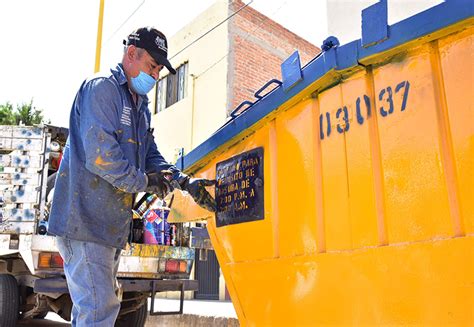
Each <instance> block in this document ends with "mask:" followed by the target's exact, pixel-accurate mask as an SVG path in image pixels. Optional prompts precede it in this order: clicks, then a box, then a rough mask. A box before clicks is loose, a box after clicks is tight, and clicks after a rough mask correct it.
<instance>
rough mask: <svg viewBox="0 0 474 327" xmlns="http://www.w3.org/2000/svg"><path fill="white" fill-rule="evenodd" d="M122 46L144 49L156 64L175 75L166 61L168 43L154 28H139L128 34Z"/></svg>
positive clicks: (174, 71)
mask: <svg viewBox="0 0 474 327" xmlns="http://www.w3.org/2000/svg"><path fill="white" fill-rule="evenodd" d="M123 44H124V45H134V46H136V47H137V48H142V49H145V50H146V51H147V52H148V53H149V54H150V56H152V57H153V59H155V61H156V63H157V64H159V65H163V66H165V67H166V68H168V70H169V71H170V73H171V74H176V70H174V68H173V67H172V66H171V64H170V62H169V61H168V41H167V40H166V37H165V35H164V34H163V33H161V32H160V31H158V30H157V29H156V28H153V27H141V28H139V29H137V30H135V31H133V32H132V33H130V35H129V36H128V37H127V40H123Z"/></svg>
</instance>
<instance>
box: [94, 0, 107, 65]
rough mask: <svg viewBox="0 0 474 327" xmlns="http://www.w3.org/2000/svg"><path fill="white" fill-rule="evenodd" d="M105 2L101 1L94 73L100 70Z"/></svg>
mask: <svg viewBox="0 0 474 327" xmlns="http://www.w3.org/2000/svg"><path fill="white" fill-rule="evenodd" d="M104 1H105V0H100V6H99V23H98V24H97V44H96V47H95V68H94V73H97V72H98V71H99V70H100V51H101V48H102V25H103V22H104Z"/></svg>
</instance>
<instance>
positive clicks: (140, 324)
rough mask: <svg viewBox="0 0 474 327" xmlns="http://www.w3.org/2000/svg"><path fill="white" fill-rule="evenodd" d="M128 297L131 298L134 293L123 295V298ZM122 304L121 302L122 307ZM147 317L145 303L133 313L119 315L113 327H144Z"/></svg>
mask: <svg viewBox="0 0 474 327" xmlns="http://www.w3.org/2000/svg"><path fill="white" fill-rule="evenodd" d="M128 296H130V297H133V296H134V292H130V293H125V294H124V298H126V297H128ZM124 304H125V302H122V305H124ZM147 316H148V307H147V305H146V303H145V304H143V305H142V306H141V307H139V308H138V309H137V310H135V311H133V312H130V313H127V314H124V315H119V316H118V317H117V320H116V321H115V327H144V326H145V321H146V318H147Z"/></svg>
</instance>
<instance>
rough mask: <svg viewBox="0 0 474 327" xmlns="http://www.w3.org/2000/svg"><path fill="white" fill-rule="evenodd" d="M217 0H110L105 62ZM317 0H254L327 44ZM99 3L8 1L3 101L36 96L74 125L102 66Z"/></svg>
mask: <svg viewBox="0 0 474 327" xmlns="http://www.w3.org/2000/svg"><path fill="white" fill-rule="evenodd" d="M249 1H250V0H244V2H245V3H248V2H249ZM214 2H215V0H199V1H197V0H173V1H170V0H145V1H144V0H105V7H104V21H103V32H102V33H103V34H102V51H101V70H104V69H108V68H110V67H113V66H115V65H116V64H117V63H118V62H119V61H120V60H121V56H122V51H123V50H122V49H123V46H122V40H123V39H124V37H126V36H127V35H128V34H129V33H130V32H131V31H132V30H133V29H135V28H136V27H138V26H144V25H153V26H155V27H156V28H158V29H159V30H161V31H162V32H163V33H165V35H167V36H168V37H171V36H172V35H173V34H175V33H176V32H177V31H179V30H180V29H181V28H183V27H184V26H185V25H186V24H187V23H189V22H190V21H191V20H193V19H194V18H195V17H196V16H198V15H199V14H200V13H201V12H202V11H204V10H206V9H207V8H208V7H209V6H211V5H212V4H213V3H214ZM308 3H310V4H311V6H312V7H313V8H311V9H312V10H315V11H316V12H314V11H313V14H312V15H311V16H312V17H319V18H318V19H317V20H314V21H313V20H312V22H311V23H308V22H306V24H298V23H297V22H300V21H301V20H300V19H288V17H293V18H294V17H298V16H301V15H302V14H303V13H304V12H307V11H306V10H302V8H306V9H307V6H308ZM315 3H317V1H307V0H291V1H290V0H287V1H284V0H274V1H270V0H254V1H253V2H252V3H251V6H252V7H254V8H255V9H257V10H259V11H261V12H262V13H264V14H265V15H267V16H269V17H270V18H273V19H275V20H276V21H278V22H279V23H280V24H282V25H284V26H285V27H287V28H288V29H290V30H291V31H293V32H295V33H297V34H299V35H301V36H302V37H304V38H306V39H307V40H308V41H310V42H316V44H319V43H320V42H321V39H322V38H324V37H325V34H326V32H325V30H326V23H325V22H324V19H325V16H326V13H325V7H324V3H325V2H324V1H321V3H320V5H316V4H315ZM99 4H100V1H99V0H41V1H39V0H10V1H1V3H0V33H1V36H0V38H1V39H2V40H3V45H2V49H1V51H0V63H1V66H2V68H1V72H2V78H1V79H0V104H4V103H5V102H7V101H8V102H10V103H12V104H13V106H14V107H15V106H16V105H17V104H21V103H29V102H30V101H31V100H33V106H34V107H36V108H37V109H42V110H43V113H44V115H45V118H46V119H49V120H50V121H51V123H52V124H54V125H57V126H64V127H67V126H68V119H69V112H70V108H71V105H72V102H73V100H74V97H75V94H76V92H77V90H78V88H79V87H80V85H81V83H82V81H83V80H84V79H85V78H86V77H88V76H89V75H91V74H92V73H93V72H94V64H95V55H96V40H97V26H98V13H99ZM289 21H290V22H291V23H289ZM318 25H320V26H321V28H318ZM172 52H173V49H170V54H172Z"/></svg>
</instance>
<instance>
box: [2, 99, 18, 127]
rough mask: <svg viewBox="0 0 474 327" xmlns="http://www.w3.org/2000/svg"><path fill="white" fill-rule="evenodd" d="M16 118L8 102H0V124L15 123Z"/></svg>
mask: <svg viewBox="0 0 474 327" xmlns="http://www.w3.org/2000/svg"><path fill="white" fill-rule="evenodd" d="M15 124H16V118H15V113H14V112H13V106H12V104H11V103H10V102H7V103H5V104H0V125H15Z"/></svg>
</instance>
